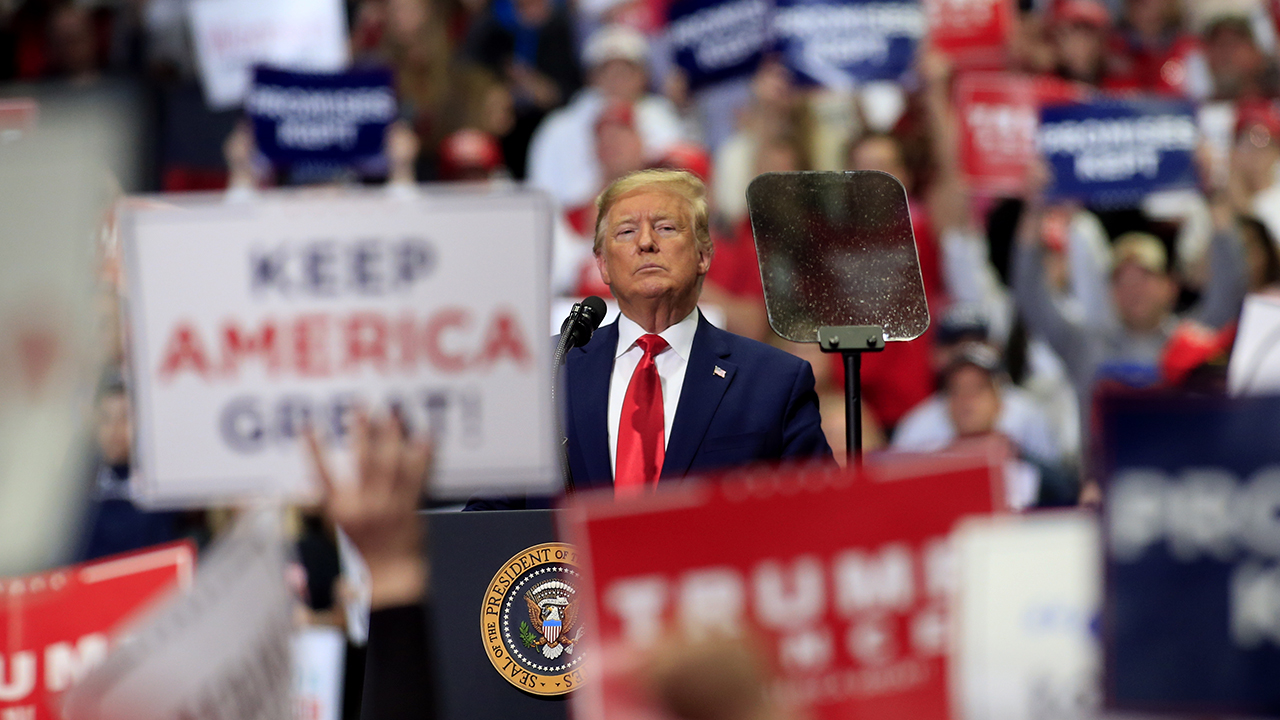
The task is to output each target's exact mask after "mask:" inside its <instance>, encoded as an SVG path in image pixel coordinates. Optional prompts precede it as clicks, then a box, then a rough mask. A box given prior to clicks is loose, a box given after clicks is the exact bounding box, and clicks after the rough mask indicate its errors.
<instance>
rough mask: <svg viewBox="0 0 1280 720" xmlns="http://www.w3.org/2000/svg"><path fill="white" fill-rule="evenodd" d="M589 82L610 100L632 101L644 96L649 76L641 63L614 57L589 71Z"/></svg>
mask: <svg viewBox="0 0 1280 720" xmlns="http://www.w3.org/2000/svg"><path fill="white" fill-rule="evenodd" d="M591 84H592V85H594V86H595V87H596V89H597V90H599V91H600V94H601V95H604V96H605V99H606V100H608V101H610V102H622V103H633V102H635V101H637V100H639V99H640V98H642V97H644V94H645V90H646V89H647V86H648V84H649V76H648V74H647V73H646V72H645V69H644V67H642V66H641V65H638V64H636V63H633V62H631V61H630V60H622V59H617V58H615V59H613V60H606V61H604V62H603V63H600V64H599V65H598V66H596V68H595V69H594V70H592V71H591Z"/></svg>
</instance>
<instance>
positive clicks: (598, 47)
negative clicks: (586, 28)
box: [582, 25, 649, 68]
mask: <svg viewBox="0 0 1280 720" xmlns="http://www.w3.org/2000/svg"><path fill="white" fill-rule="evenodd" d="M648 59H649V41H648V40H646V39H645V37H644V34H643V33H641V32H640V31H639V30H636V29H635V28H632V27H628V26H626V25H606V26H605V27H603V28H600V29H599V30H597V31H596V32H595V33H594V34H593V35H592V36H591V37H590V38H589V39H588V40H587V45H586V47H585V48H583V50H582V62H583V64H584V65H586V66H587V67H588V68H593V67H597V66H599V65H603V64H604V63H606V62H608V61H610V60H630V61H631V62H633V63H636V64H637V65H644V64H645V63H646V62H647V61H648Z"/></svg>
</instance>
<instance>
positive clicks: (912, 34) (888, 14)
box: [773, 0, 925, 89]
mask: <svg viewBox="0 0 1280 720" xmlns="http://www.w3.org/2000/svg"><path fill="white" fill-rule="evenodd" d="M773 33H774V38H775V42H776V45H775V48H776V50H777V51H778V52H779V53H780V54H781V55H782V60H783V62H784V63H785V64H786V65H787V67H789V68H791V70H792V72H794V73H796V76H797V78H798V79H799V80H801V81H802V82H806V83H809V84H816V85H822V86H825V87H828V88H834V89H850V88H853V87H856V86H857V85H858V84H860V83H863V82H867V81H870V80H897V79H899V78H900V77H901V76H902V75H903V74H904V73H906V72H907V70H908V69H910V68H911V65H912V63H914V62H915V56H916V45H917V44H918V43H919V41H920V39H921V38H922V37H924V34H925V14H924V10H923V9H922V8H921V7H920V3H919V2H915V1H903V0H899V1H898V2H886V1H884V0H777V6H776V10H775V12H774V18H773Z"/></svg>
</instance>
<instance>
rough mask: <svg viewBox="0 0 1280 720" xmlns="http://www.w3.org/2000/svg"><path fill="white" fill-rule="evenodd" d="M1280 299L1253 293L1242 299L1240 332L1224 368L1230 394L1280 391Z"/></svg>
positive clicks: (1238, 331)
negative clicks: (1229, 360) (1278, 351)
mask: <svg viewBox="0 0 1280 720" xmlns="http://www.w3.org/2000/svg"><path fill="white" fill-rule="evenodd" d="M1277 350H1280V297H1277V296H1274V295H1264V294H1254V295H1250V296H1248V297H1246V298H1245V299H1244V310H1243V311H1241V313H1240V329H1239V330H1237V331H1236V344H1235V348H1233V349H1232V351H1231V362H1230V363H1229V364H1228V365H1227V388H1228V389H1229V390H1230V391H1231V394H1232V395H1263V394H1268V393H1275V392H1280V362H1278V360H1280V353H1277V352H1276V351H1277Z"/></svg>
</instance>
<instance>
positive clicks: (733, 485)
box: [562, 456, 1003, 720]
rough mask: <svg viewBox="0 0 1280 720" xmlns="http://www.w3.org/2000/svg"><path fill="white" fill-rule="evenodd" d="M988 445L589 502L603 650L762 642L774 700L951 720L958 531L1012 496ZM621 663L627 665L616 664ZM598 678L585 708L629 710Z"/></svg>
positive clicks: (580, 529) (568, 522)
mask: <svg viewBox="0 0 1280 720" xmlns="http://www.w3.org/2000/svg"><path fill="white" fill-rule="evenodd" d="M1000 478H1001V475H1000V472H999V470H998V466H997V465H993V463H992V462H990V461H989V460H988V459H987V458H985V457H980V456H979V457H975V456H949V457H947V456H934V457H932V458H926V459H923V460H922V459H920V458H912V459H908V460H895V461H887V460H882V461H880V462H877V463H875V464H874V466H872V465H869V466H868V469H867V470H866V472H865V475H864V476H862V477H859V476H858V475H857V474H856V473H854V472H850V471H845V470H841V469H839V468H836V467H831V468H818V469H806V470H772V469H770V470H745V471H741V472H737V473H734V474H730V475H726V476H725V477H724V479H723V480H722V481H719V482H706V483H701V484H689V485H684V486H681V487H679V488H677V489H674V490H671V491H664V492H662V493H659V494H657V495H654V496H650V497H647V498H644V499H641V500H636V501H631V502H627V503H619V504H615V503H614V502H613V501H612V498H599V497H597V498H596V499H579V500H578V501H577V502H576V503H575V504H573V505H572V506H570V508H569V510H568V512H566V513H565V514H564V516H563V519H562V522H564V523H565V527H564V528H563V529H564V531H565V533H564V534H565V535H566V536H568V537H571V538H574V540H575V542H576V543H577V544H578V546H579V549H580V550H581V551H582V557H584V558H586V560H587V566H588V567H587V573H586V574H587V577H588V578H589V580H588V583H589V585H590V587H591V589H592V592H591V593H590V594H589V597H590V600H588V603H590V605H589V608H590V612H591V615H590V616H589V617H593V618H595V619H596V627H597V628H598V632H599V643H600V647H601V649H602V654H601V656H602V657H603V658H608V659H618V658H625V657H635V656H636V655H635V654H634V653H635V651H637V650H640V651H643V649H645V648H649V649H653V648H660V647H662V645H663V643H664V638H665V639H668V640H672V639H678V638H680V637H684V638H693V639H696V638H698V637H706V636H708V635H711V636H714V635H717V634H721V633H727V634H729V635H731V636H736V637H741V638H743V639H745V640H746V641H747V642H748V643H749V644H750V645H751V646H752V647H755V648H758V649H759V650H760V651H761V652H762V654H763V658H764V660H765V662H766V663H767V664H768V665H769V666H770V668H771V672H772V673H773V680H772V681H771V682H772V685H771V690H772V693H773V697H774V698H775V699H777V700H778V701H779V702H781V703H782V704H783V705H784V706H788V707H793V708H802V709H803V711H805V712H807V714H808V715H807V716H810V717H812V718H815V720H822V719H823V718H841V719H842V720H873V719H874V720H880V719H887V718H903V717H910V718H915V719H916V720H931V719H936V720H945V718H947V717H948V689H947V687H948V686H947V673H946V648H947V618H946V605H947V598H948V596H949V595H950V593H951V589H952V584H953V578H952V574H951V568H952V563H951V562H950V557H951V556H950V541H949V539H948V538H949V535H950V533H951V530H952V528H953V527H954V526H955V524H956V522H957V521H958V520H959V519H960V518H962V517H964V516H968V515H975V514H987V513H991V512H992V511H993V510H994V509H995V508H996V507H997V504H998V502H999V501H998V498H1002V497H1003V490H1002V489H1001V480H1000ZM620 664H621V665H625V664H626V661H625V660H623V661H621V662H620ZM611 667H614V663H613V662H612V661H611V660H606V661H605V666H604V674H605V675H606V678H605V679H604V681H603V682H601V683H592V684H588V686H587V687H585V688H583V689H582V690H581V691H580V693H581V694H582V697H581V698H579V699H575V703H581V705H582V707H583V708H584V709H588V710H590V711H591V712H592V713H593V714H591V715H590V716H591V717H597V718H608V719H612V718H619V717H631V716H633V715H634V709H635V705H636V701H635V699H634V697H633V696H632V695H633V693H632V691H629V690H627V689H626V688H627V687H628V685H627V682H626V681H625V680H623V681H618V680H617V678H610V677H608V676H609V675H610V673H611V670H610V668H611Z"/></svg>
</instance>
